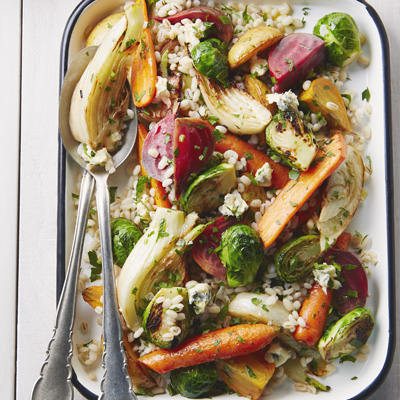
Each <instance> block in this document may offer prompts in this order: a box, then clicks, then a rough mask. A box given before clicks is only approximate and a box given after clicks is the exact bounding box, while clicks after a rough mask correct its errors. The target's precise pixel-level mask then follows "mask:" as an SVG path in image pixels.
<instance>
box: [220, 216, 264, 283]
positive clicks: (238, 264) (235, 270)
mask: <svg viewBox="0 0 400 400" xmlns="http://www.w3.org/2000/svg"><path fill="white" fill-rule="evenodd" d="M218 254H219V257H220V259H221V261H222V264H224V265H225V268H226V277H227V281H228V285H229V286H230V287H238V286H245V285H249V284H250V283H253V281H254V279H255V277H256V275H257V271H258V268H259V267H260V265H261V262H262V260H263V258H264V252H263V250H262V248H261V243H260V238H259V237H258V235H257V233H256V232H255V231H254V230H253V229H252V228H250V227H249V226H247V225H241V224H240V225H234V226H232V227H230V228H228V229H227V230H226V231H225V232H224V233H223V234H222V237H221V244H220V251H219V253H218Z"/></svg>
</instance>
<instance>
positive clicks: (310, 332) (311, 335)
mask: <svg viewBox="0 0 400 400" xmlns="http://www.w3.org/2000/svg"><path fill="white" fill-rule="evenodd" d="M308 294H309V296H308V297H307V298H306V299H305V300H304V303H303V305H302V306H301V309H300V312H299V316H300V317H302V318H303V319H304V321H305V323H306V326H305V327H304V328H303V327H301V326H300V325H298V326H297V327H296V330H295V332H294V334H293V336H294V338H295V339H296V340H297V341H298V342H300V343H301V344H303V345H305V346H307V347H311V346H314V345H315V344H317V342H318V340H319V339H320V337H321V335H322V332H323V330H324V328H325V325H326V320H327V318H328V314H329V308H330V305H331V302H332V296H333V290H331V289H326V293H325V292H324V290H323V288H322V286H321V285H319V284H318V283H314V285H313V287H312V288H311V289H310V291H309V292H308Z"/></svg>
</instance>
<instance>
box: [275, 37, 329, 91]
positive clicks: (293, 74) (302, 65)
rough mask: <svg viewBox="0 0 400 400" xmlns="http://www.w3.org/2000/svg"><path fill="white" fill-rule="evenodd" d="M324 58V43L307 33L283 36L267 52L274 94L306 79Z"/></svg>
mask: <svg viewBox="0 0 400 400" xmlns="http://www.w3.org/2000/svg"><path fill="white" fill-rule="evenodd" d="M324 57H325V42H324V41H323V40H321V39H320V38H318V37H316V36H314V35H311V34H309V33H293V34H291V35H287V36H285V37H284V38H283V39H282V40H281V41H280V42H279V43H278V44H276V45H275V46H274V47H272V49H271V50H270V52H269V56H268V65H269V72H270V74H271V76H273V77H274V78H275V80H276V82H277V83H276V84H275V86H274V93H283V92H285V91H286V90H287V89H289V88H291V87H293V86H294V85H295V84H296V83H298V82H300V81H301V80H303V79H304V78H306V76H307V74H308V73H309V72H310V71H311V70H312V69H313V68H315V67H316V66H318V65H319V64H320V63H321V62H322V61H323V60H324Z"/></svg>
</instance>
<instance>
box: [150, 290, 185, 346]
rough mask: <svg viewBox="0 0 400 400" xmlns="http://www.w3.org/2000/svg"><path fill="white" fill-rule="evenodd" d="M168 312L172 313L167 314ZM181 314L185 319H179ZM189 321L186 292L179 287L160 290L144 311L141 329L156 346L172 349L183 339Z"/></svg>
mask: <svg viewBox="0 0 400 400" xmlns="http://www.w3.org/2000/svg"><path fill="white" fill-rule="evenodd" d="M179 296H180V297H179ZM162 298H163V299H164V300H162ZM158 299H161V300H158ZM178 300H180V301H179V302H178ZM169 310H170V311H172V312H168V311H169ZM182 314H183V315H184V317H185V318H181V317H180V316H181V315H182ZM176 316H177V317H176ZM190 320H191V316H190V311H189V304H188V294H187V290H186V289H185V288H180V287H170V288H162V289H160V290H159V291H158V292H157V294H156V295H155V296H154V298H153V299H152V300H151V302H150V304H149V305H148V306H147V308H146V310H145V311H144V314H143V329H144V331H145V333H146V335H147V337H148V339H149V340H150V341H151V342H152V343H154V344H155V345H156V346H158V347H162V348H164V349H173V348H174V347H175V346H177V345H178V344H179V343H181V342H182V340H183V339H185V337H186V335H187V333H188V331H189V328H190ZM171 322H172V324H171ZM173 328H178V329H173ZM171 329H172V332H171ZM174 332H177V333H174Z"/></svg>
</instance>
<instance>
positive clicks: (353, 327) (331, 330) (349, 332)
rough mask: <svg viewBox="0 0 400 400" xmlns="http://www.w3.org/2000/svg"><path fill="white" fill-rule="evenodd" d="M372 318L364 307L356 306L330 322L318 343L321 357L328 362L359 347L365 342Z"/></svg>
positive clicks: (370, 328) (372, 322)
mask: <svg viewBox="0 0 400 400" xmlns="http://www.w3.org/2000/svg"><path fill="white" fill-rule="evenodd" d="M374 324H375V322H374V318H373V317H372V314H371V312H370V311H369V310H367V309H366V308H356V309H355V310H353V311H350V312H349V313H348V314H346V315H345V316H344V317H342V318H341V319H339V321H336V322H334V323H332V324H331V325H330V326H329V327H328V329H327V330H326V331H325V333H324V335H323V336H322V338H321V339H320V341H319V343H318V350H319V352H320V354H321V357H322V358H323V359H324V360H325V361H327V362H329V361H333V360H335V359H337V358H339V357H343V356H345V355H347V354H350V353H352V352H353V351H355V350H357V349H359V348H360V347H362V346H364V344H365V343H367V341H368V338H369V336H370V335H371V332H372V330H373V328H374Z"/></svg>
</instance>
